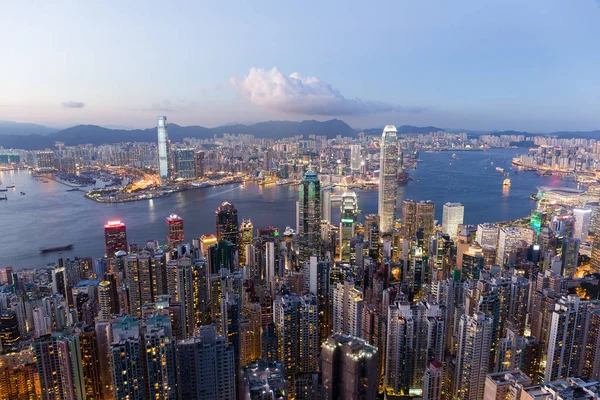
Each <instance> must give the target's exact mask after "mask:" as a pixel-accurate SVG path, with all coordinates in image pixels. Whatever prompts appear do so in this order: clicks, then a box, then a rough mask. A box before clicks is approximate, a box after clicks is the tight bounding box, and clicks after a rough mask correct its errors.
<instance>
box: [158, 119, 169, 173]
mask: <svg viewBox="0 0 600 400" xmlns="http://www.w3.org/2000/svg"><path fill="white" fill-rule="evenodd" d="M157 122H158V126H157V131H158V174H159V175H160V177H161V179H169V178H170V174H169V132H168V129H167V117H158V120H157Z"/></svg>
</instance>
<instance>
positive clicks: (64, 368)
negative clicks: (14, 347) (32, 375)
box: [33, 333, 85, 400]
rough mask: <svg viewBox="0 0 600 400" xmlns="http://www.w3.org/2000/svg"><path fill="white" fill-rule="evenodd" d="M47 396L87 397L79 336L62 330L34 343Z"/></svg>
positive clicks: (47, 398)
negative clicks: (69, 334)
mask: <svg viewBox="0 0 600 400" xmlns="http://www.w3.org/2000/svg"><path fill="white" fill-rule="evenodd" d="M33 348H34V351H35V359H36V364H37V372H38V374H39V376H40V386H41V388H42V397H41V399H43V400H56V399H61V400H77V399H84V398H85V391H84V383H83V367H82V364H81V352H80V348H79V339H78V338H77V337H73V336H65V335H63V334H60V333H53V334H52V335H44V336H42V337H40V338H39V339H36V340H35V341H34V343H33Z"/></svg>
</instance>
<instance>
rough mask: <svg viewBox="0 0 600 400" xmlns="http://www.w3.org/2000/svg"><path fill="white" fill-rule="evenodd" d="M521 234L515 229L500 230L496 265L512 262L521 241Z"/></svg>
mask: <svg viewBox="0 0 600 400" xmlns="http://www.w3.org/2000/svg"><path fill="white" fill-rule="evenodd" d="M521 239H522V235H521V232H520V231H519V230H518V229H517V228H514V227H505V228H500V229H499V230H498V246H497V248H496V264H497V265H501V266H502V265H504V264H505V263H506V262H508V261H509V260H510V258H511V257H510V256H511V254H513V253H514V251H515V248H516V245H517V243H518V242H519V240H521Z"/></svg>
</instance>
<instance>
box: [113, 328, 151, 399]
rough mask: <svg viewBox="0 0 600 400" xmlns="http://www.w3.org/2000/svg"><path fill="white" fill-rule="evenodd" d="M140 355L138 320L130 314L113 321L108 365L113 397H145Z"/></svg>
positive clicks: (142, 363)
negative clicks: (110, 369) (109, 366)
mask: <svg viewBox="0 0 600 400" xmlns="http://www.w3.org/2000/svg"><path fill="white" fill-rule="evenodd" d="M142 357H143V354H142V346H141V342H140V326H139V322H138V321H136V320H133V319H132V318H131V317H130V316H126V317H123V318H120V319H118V320H116V321H115V322H113V324H112V342H111V344H110V365H111V368H112V384H113V391H114V396H115V399H132V400H143V399H145V398H146V393H145V389H144V383H145V378H144V362H143V358H142Z"/></svg>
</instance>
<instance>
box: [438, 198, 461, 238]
mask: <svg viewBox="0 0 600 400" xmlns="http://www.w3.org/2000/svg"><path fill="white" fill-rule="evenodd" d="M464 216H465V207H464V206H463V205H462V204H460V203H446V204H444V208H443V212H442V232H444V233H445V234H447V235H449V236H450V239H452V240H456V238H457V236H458V226H459V225H462V224H463V219H464Z"/></svg>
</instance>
